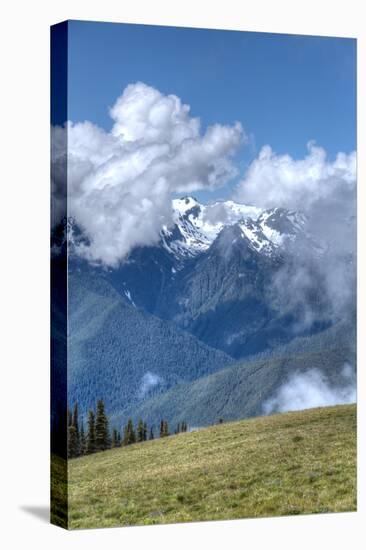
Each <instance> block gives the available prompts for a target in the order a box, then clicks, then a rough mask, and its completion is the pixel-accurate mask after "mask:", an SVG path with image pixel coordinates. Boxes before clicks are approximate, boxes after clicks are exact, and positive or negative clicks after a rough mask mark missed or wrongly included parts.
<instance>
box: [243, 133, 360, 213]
mask: <svg viewBox="0 0 366 550" xmlns="http://www.w3.org/2000/svg"><path fill="white" fill-rule="evenodd" d="M355 185H356V153H355V152H352V153H350V154H348V155H347V154H345V153H338V155H337V156H336V158H335V160H334V161H330V160H328V159H327V154H326V151H325V150H324V149H323V148H321V147H318V146H316V145H315V144H314V142H309V143H308V154H307V155H306V156H305V157H304V158H303V159H299V160H296V159H293V158H292V157H291V156H290V155H277V154H276V153H274V152H273V151H272V149H271V147H270V146H269V145H266V146H264V147H263V148H262V149H261V151H260V153H259V156H258V158H256V159H255V160H254V161H253V162H252V163H251V165H250V166H249V168H248V170H247V172H246V174H245V177H244V179H243V180H242V181H241V182H240V183H239V185H238V187H237V189H236V199H237V200H241V201H243V202H248V203H253V204H255V205H256V206H261V207H263V208H272V207H277V206H283V207H286V208H295V209H302V210H307V209H309V208H311V207H312V206H313V205H314V204H315V203H317V202H318V201H327V200H332V198H333V197H334V196H335V195H337V194H339V193H342V194H343V193H345V192H347V191H354V188H355Z"/></svg>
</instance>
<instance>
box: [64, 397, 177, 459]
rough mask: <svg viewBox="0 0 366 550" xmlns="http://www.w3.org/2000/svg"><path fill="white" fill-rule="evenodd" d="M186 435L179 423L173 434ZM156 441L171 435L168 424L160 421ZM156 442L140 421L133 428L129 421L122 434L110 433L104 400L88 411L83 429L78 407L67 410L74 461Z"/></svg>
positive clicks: (150, 429) (70, 454) (69, 446)
mask: <svg viewBox="0 0 366 550" xmlns="http://www.w3.org/2000/svg"><path fill="white" fill-rule="evenodd" d="M186 431H187V423H186V422H185V421H182V422H179V423H178V425H177V426H176V428H175V430H174V431H173V432H172V433H174V434H178V433H182V432H186ZM156 435H159V437H167V436H169V435H171V433H170V431H169V426H168V422H167V420H164V419H163V420H161V422H160V431H159V434H156ZM152 439H155V433H154V426H150V427H148V425H147V423H146V422H144V421H143V420H142V419H140V420H139V421H138V423H137V424H136V426H134V424H133V421H132V419H129V420H128V422H127V424H126V425H125V426H124V427H123V428H122V430H121V431H119V430H117V429H116V428H113V429H112V430H111V431H110V429H109V420H108V416H107V415H106V412H105V405H104V401H103V399H99V400H98V402H97V406H96V410H95V411H93V410H90V411H89V412H88V417H87V421H86V429H85V427H84V421H83V420H81V421H80V420H79V410H78V404H77V403H75V405H74V408H73V409H72V410H71V409H68V412H67V456H68V458H75V457H78V456H83V455H87V454H92V453H96V452H99V451H105V450H106V449H111V448H115V447H122V446H126V445H132V444H134V443H142V442H143V441H147V440H152Z"/></svg>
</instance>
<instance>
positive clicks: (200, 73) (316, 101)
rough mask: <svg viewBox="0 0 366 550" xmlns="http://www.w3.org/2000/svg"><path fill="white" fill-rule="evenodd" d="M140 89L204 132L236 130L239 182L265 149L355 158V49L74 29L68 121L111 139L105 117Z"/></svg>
mask: <svg viewBox="0 0 366 550" xmlns="http://www.w3.org/2000/svg"><path fill="white" fill-rule="evenodd" d="M136 81H143V82H145V83H146V84H149V85H151V86H154V87H155V88H157V89H159V91H161V92H162V93H164V94H171V93H172V94H176V95H177V96H179V97H180V98H181V99H182V101H183V102H184V103H188V104H189V105H190V106H191V114H192V115H193V116H198V117H200V119H201V122H202V126H203V128H205V127H206V126H207V125H210V124H213V123H221V124H232V123H233V122H235V121H237V120H238V121H240V122H241V123H242V124H243V126H244V128H245V130H246V132H247V134H249V135H250V137H251V140H250V144H249V146H247V147H246V148H244V149H243V150H241V151H240V152H239V153H238V155H237V157H236V162H237V165H238V168H239V170H240V172H241V175H242V174H243V172H244V170H245V167H246V166H247V165H248V163H249V162H250V161H251V160H252V159H253V158H254V157H255V156H256V155H257V154H258V152H259V150H260V148H261V147H262V146H263V145H265V144H270V145H271V147H272V148H273V149H274V151H276V153H279V154H283V153H289V154H290V155H291V156H292V157H294V158H301V157H303V156H304V155H305V154H306V143H307V142H308V141H309V140H316V142H317V144H318V145H321V146H322V147H324V148H325V149H326V150H327V152H328V154H329V156H330V158H334V156H335V154H336V153H337V152H338V151H344V152H346V153H349V152H350V151H352V150H354V149H355V148H356V41H355V40H353V39H344V38H321V37H305V36H295V35H280V34H267V33H253V32H236V31H219V30H204V29H184V28H175V27H155V26H146V25H124V24H113V23H90V22H78V21H72V22H70V25H69V104H68V107H69V119H70V120H72V121H74V122H77V121H84V120H90V121H92V122H94V123H95V124H98V125H99V126H102V127H103V128H105V129H110V127H111V126H112V121H111V119H110V117H109V115H108V108H109V107H110V106H112V105H113V104H114V102H115V100H116V98H117V97H118V96H119V95H120V94H121V93H122V91H123V89H124V88H125V87H126V86H127V85H128V84H130V83H133V82H136ZM216 193H217V196H224V195H225V191H218V192H216Z"/></svg>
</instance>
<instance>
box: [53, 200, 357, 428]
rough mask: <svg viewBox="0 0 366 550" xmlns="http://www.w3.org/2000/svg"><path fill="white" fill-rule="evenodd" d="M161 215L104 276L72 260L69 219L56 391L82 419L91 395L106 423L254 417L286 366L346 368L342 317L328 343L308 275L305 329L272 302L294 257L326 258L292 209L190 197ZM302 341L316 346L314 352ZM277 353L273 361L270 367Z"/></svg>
mask: <svg viewBox="0 0 366 550" xmlns="http://www.w3.org/2000/svg"><path fill="white" fill-rule="evenodd" d="M172 208H173V224H172V226H170V227H167V226H163V227H162V228H161V233H160V242H158V243H157V244H156V245H155V246H149V247H139V248H135V249H134V250H133V251H132V252H131V253H130V254H129V256H128V257H127V258H125V260H124V261H123V262H122V263H121V265H120V266H119V267H118V268H116V269H106V268H105V267H98V266H92V265H90V264H88V263H87V262H85V261H84V260H81V259H79V258H78V257H77V255H76V254H75V253H74V251H73V246H74V244H73V238H75V236H77V237H78V238H79V237H80V235H81V236H82V231H81V230H80V228H78V227H77V223H76V222H74V221H72V220H70V221H69V223H68V225H67V226H66V227H67V230H68V232H69V243H68V244H69V246H68V250H69V263H68V269H69V288H68V297H69V305H68V307H69V337H68V364H69V371H68V395H69V402H70V403H72V402H74V401H76V400H77V401H78V403H79V407H80V410H81V412H82V413H83V414H84V415H85V414H86V412H87V410H88V408H90V407H93V406H94V404H95V401H96V399H98V398H100V397H102V398H104V399H105V401H106V405H107V409H108V412H109V414H110V415H111V416H112V418H114V419H115V422H117V423H118V422H122V421H125V420H126V418H127V416H132V417H135V416H136V415H140V414H141V415H142V416H143V417H144V418H145V417H146V419H149V421H151V422H157V421H158V419H159V416H161V415H163V416H164V417H167V418H168V420H171V421H174V422H175V421H179V419H183V417H182V414H183V411H184V419H186V420H187V421H189V422H190V423H192V422H193V423H195V424H202V425H204V424H209V423H211V422H214V421H215V420H217V417H218V416H220V414H221V415H223V416H224V417H225V418H227V419H232V418H241V417H243V416H251V415H256V414H260V412H261V410H262V404H263V400H264V399H268V397H269V395H270V392H271V391H275V389H276V387H277V386H278V383H279V381H282V380H284V378H285V375H287V374H288V373H289V372H290V371H291V369H292V368H294V369H295V368H296V369H300V370H301V369H302V370H304V369H305V370H306V369H310V368H311V365H312V364H313V365H314V364H315V363H316V365H317V368H319V369H320V370H321V371H322V372H324V373H327V376H330V377H331V378H332V379H334V376H337V373H338V374H339V372H340V369H341V367H342V365H343V364H344V362H345V361H349V362H351V363H352V364H354V363H355V360H354V355H352V354H353V350H354V328H355V325H354V319H351V320H346V321H345V324H344V325H342V326H343V329H342V331H341V332H340V333H341V334H342V342H341V343H339V342H338V343H337V345H333V344H332V345H330V344H329V336H327V335H328V334H329V330H338V329H332V327H331V325H332V323H331V322H330V321H329V320H326V319H325V318H324V316H323V315H322V307H323V289H322V281H321V280H320V278H319V277H318V272H317V270H314V276H313V280H312V285H311V289H310V292H309V299H308V300H309V304H310V307H311V308H312V313H313V316H312V322H311V323H310V324H308V325H307V326H304V327H303V328H299V323H298V315H299V313H300V312H299V311H297V310H296V309H292V310H291V309H286V308H285V309H283V308H281V307H278V305H277V304H276V301H275V300H274V299H273V294H272V287H273V279H274V277H275V276H276V274H277V273H278V272H280V270H281V269H283V268H284V267H288V266H290V265H291V262H293V261H294V258H299V257H300V259H301V257H302V255H304V256H306V258H307V261H308V258H310V259H311V261H312V262H314V265H316V264H319V263H321V262H324V261H326V259H327V247H326V243H322V242H319V240H318V239H316V238H315V237H314V235H312V233H311V231H310V228H309V223H308V220H307V218H306V216H305V215H304V214H303V213H301V212H295V211H290V210H285V209H283V208H273V209H269V210H263V209H259V208H256V207H254V206H247V205H241V204H237V203H235V202H233V201H226V202H216V203H213V204H210V205H202V204H200V203H199V202H198V201H197V200H195V199H194V198H192V197H184V198H182V199H174V200H173V203H172ZM61 234H62V231H60V230H59V231H58V233H57V234H55V236H57V238H55V239H54V246H56V247H60V246H63V244H62V236H61ZM299 307H300V306H299ZM55 319H57V315H55ZM336 326H339V325H336ZM299 338H305V340H303V341H306V350H305V352H304V350H303V349H302V355H301V354H300V353H299V349H300V348H299V347H296V346H293V347H292V348H291V341H297V342H298V341H299V340H298V339H299ZM314 338H317V339H318V341H319V339H320V341H321V342H323V343H324V346H322V345H321V349H318V351H317V355H316V356H313V355H312V354H311V353H312V352H311V350H312V339H314ZM332 341H333V340H332ZM313 342H314V343H315V340H313ZM317 345H318V344H317ZM286 346H290V347H286ZM318 348H319V345H318ZM279 349H282V359H280V358H278V357H277V358H276V359H273V357H274V356H275V354H276V350H279ZM283 350H286V351H283ZM335 350H338V351H339V353H338V351H335ZM263 353H264V354H266V356H265V357H264V356H263ZM284 353H285V355H286V360H284V359H283V357H284ZM258 354H261V355H258ZM255 356H257V359H256V358H255ZM253 357H254V359H253ZM337 357H338V359H336V358H337ZM259 358H260V359H259ZM291 358H292V359H291ZM258 361H260V362H258ZM332 365H333V366H334V368H333V370H332ZM200 419H201V420H200Z"/></svg>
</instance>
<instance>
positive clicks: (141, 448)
mask: <svg viewBox="0 0 366 550" xmlns="http://www.w3.org/2000/svg"><path fill="white" fill-rule="evenodd" d="M69 506H70V507H69V528H72V529H75V528H86V527H107V526H117V525H136V524H156V523H173V522H182V521H198V520H219V519H233V518H244V517H261V516H274V515H289V514H302V513H304V514H305V513H306V514H308V513H321V512H337V511H349V510H355V509H356V406H355V405H342V406H337V407H326V408H320V409H311V410H306V411H301V412H296V413H286V414H279V415H273V416H268V417H260V418H254V419H250V420H241V421H238V422H232V423H227V424H220V425H215V426H212V427H210V428H205V429H203V430H200V431H197V432H191V433H184V434H179V435H177V436H172V437H169V438H164V439H157V440H154V441H147V442H145V443H140V444H136V445H131V446H129V447H124V448H121V449H114V450H111V451H106V452H103V453H98V454H95V455H90V456H86V457H82V458H77V459H73V460H71V461H69Z"/></svg>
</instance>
